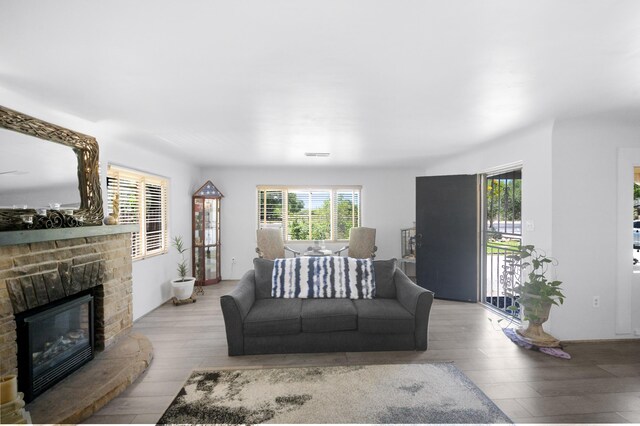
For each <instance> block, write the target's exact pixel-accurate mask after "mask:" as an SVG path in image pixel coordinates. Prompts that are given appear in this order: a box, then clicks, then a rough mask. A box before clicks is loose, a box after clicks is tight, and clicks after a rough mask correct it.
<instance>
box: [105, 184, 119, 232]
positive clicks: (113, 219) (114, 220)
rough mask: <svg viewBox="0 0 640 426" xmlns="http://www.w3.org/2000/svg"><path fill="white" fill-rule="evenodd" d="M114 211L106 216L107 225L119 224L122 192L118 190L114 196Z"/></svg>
mask: <svg viewBox="0 0 640 426" xmlns="http://www.w3.org/2000/svg"><path fill="white" fill-rule="evenodd" d="M111 210H112V213H111V214H110V215H109V216H107V217H105V218H104V224H105V225H117V224H118V223H119V220H120V194H119V193H117V192H116V195H114V197H113V204H112V209H111Z"/></svg>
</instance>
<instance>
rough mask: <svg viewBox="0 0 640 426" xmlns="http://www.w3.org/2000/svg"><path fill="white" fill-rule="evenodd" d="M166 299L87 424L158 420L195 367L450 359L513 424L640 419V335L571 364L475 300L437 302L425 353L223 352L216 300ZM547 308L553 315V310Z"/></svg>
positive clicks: (576, 352)
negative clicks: (134, 364)
mask: <svg viewBox="0 0 640 426" xmlns="http://www.w3.org/2000/svg"><path fill="white" fill-rule="evenodd" d="M234 284H235V281H223V282H222V283H220V284H218V285H215V286H209V287H206V295H205V296H200V298H199V299H198V302H197V303H195V304H191V305H183V306H173V305H172V304H170V303H166V304H164V305H163V306H161V307H159V308H158V309H156V310H155V311H153V312H151V313H150V314H148V315H147V316H145V317H144V318H142V319H140V320H139V321H137V322H136V323H135V325H134V327H133V329H134V330H135V331H139V332H141V333H144V334H145V335H146V336H148V337H149V339H150V340H151V341H152V343H153V346H154V352H155V356H154V360H153V361H152V363H151V366H150V367H149V369H148V370H147V371H146V372H145V373H144V374H143V375H142V376H141V377H140V378H139V379H138V380H137V381H136V383H134V384H133V385H132V386H131V387H129V388H128V389H127V390H126V391H125V392H124V393H123V394H121V395H120V396H119V397H118V398H116V399H114V400H113V401H111V402H110V403H109V404H107V405H106V406H105V407H104V408H103V409H102V410H100V411H99V412H98V413H96V414H95V415H94V416H93V417H91V418H90V419H88V420H87V423H155V422H156V421H157V420H158V419H159V418H160V416H161V415H162V413H163V412H164V410H165V409H166V408H167V407H168V406H169V404H170V403H171V401H172V400H173V398H174V397H175V395H176V394H177V393H178V391H179V390H180V388H181V387H182V384H183V383H184V381H185V380H186V379H187V377H188V376H189V375H190V373H191V371H192V370H193V369H198V368H206V369H208V368H216V367H257V366H267V367H272V366H318V365H348V364H372V363H409V362H416V363H421V362H436V361H438V362H439V361H453V362H454V363H455V365H457V366H458V368H460V369H461V370H462V371H464V373H465V374H466V375H467V376H468V377H469V378H471V380H472V381H473V382H474V383H476V384H477V385H478V386H479V387H480V388H481V389H482V390H483V391H484V392H485V393H486V394H487V395H488V396H489V397H490V398H491V399H492V400H493V401H494V402H495V403H496V404H497V405H498V406H499V407H500V408H501V409H502V410H503V411H504V412H505V413H506V414H507V415H509V416H510V417H511V418H512V419H513V420H514V421H516V422H517V423H532V422H535V423H628V422H631V423H640V340H634V341H629V342H622V343H621V342H611V343H572V344H567V345H566V346H565V350H566V351H567V352H569V353H570V354H571V356H572V359H571V360H562V359H557V358H553V357H551V356H548V355H544V354H542V353H539V352H534V351H528V350H524V349H522V348H520V347H518V346H516V345H515V344H513V343H511V342H510V341H509V340H508V339H507V338H506V337H505V336H504V335H503V333H502V332H501V331H500V330H499V328H498V327H497V325H495V323H492V322H490V321H489V320H488V318H496V317H495V316H494V315H493V314H491V313H490V312H489V311H488V310H486V309H484V308H483V307H482V306H480V305H479V304H470V303H458V302H448V301H441V300H436V301H435V303H434V306H433V309H432V310H431V320H430V329H429V349H428V350H427V351H426V352H364V353H357V352H346V353H345V352H339V353H325V354H291V355H255V356H242V357H228V356H227V345H226V340H225V332H224V323H223V319H222V313H221V311H220V304H219V297H220V296H221V295H223V294H226V293H227V292H229V291H230V289H231V288H233V286H234ZM552 314H553V313H552Z"/></svg>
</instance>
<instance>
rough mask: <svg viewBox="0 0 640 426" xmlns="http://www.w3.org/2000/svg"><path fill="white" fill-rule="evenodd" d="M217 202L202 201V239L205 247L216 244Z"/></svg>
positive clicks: (212, 200)
mask: <svg viewBox="0 0 640 426" xmlns="http://www.w3.org/2000/svg"><path fill="white" fill-rule="evenodd" d="M217 212H218V200H215V199H210V198H207V199H205V200H204V230H205V231H204V232H205V234H204V239H205V245H212V244H217V241H218V236H217V235H216V234H217V232H216V231H217V228H218V225H217V220H216V216H217Z"/></svg>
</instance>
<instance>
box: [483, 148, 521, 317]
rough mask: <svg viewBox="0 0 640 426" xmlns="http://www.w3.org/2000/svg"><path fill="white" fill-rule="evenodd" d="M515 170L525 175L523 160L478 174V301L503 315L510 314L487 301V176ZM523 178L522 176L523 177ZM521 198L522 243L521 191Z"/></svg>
mask: <svg viewBox="0 0 640 426" xmlns="http://www.w3.org/2000/svg"><path fill="white" fill-rule="evenodd" d="M515 170H520V173H521V175H522V176H524V166H523V162H522V161H515V162H513V163H507V164H503V165H500V166H495V167H491V168H488V169H485V170H484V171H482V172H480V173H479V174H478V176H479V177H478V181H479V186H480V188H479V191H480V194H479V200H480V206H479V209H478V222H479V223H478V229H479V236H478V301H479V302H480V303H481V304H482V306H484V307H486V308H488V309H490V310H491V311H493V312H495V313H497V314H498V315H501V316H505V317H506V316H508V314H507V313H506V312H505V311H504V310H502V309H500V308H497V307H495V306H493V305H492V304H490V303H487V302H486V294H485V293H486V290H487V247H486V232H487V220H486V217H485V216H486V211H487V184H486V182H487V178H488V177H491V176H494V175H499V174H502V173H508V172H512V171H515ZM521 179H522V178H521ZM521 188H522V187H521ZM521 190H522V189H521ZM520 197H521V200H520V203H521V204H520V206H521V207H520V217H521V219H520V221H521V224H520V226H521V231H520V234H521V235H520V241H521V244H522V243H523V242H524V222H523V221H522V217H523V215H522V192H521V195H520ZM509 318H512V317H509Z"/></svg>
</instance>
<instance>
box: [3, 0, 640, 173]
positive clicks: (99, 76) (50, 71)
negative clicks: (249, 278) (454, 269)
mask: <svg viewBox="0 0 640 426" xmlns="http://www.w3.org/2000/svg"><path fill="white" fill-rule="evenodd" d="M0 87H2V88H5V89H8V90H11V91H14V92H16V93H19V94H20V95H23V96H25V97H27V98H29V99H32V100H33V101H35V102H38V103H41V104H43V105H47V106H49V107H51V108H54V109H56V110H58V111H61V112H64V113H65V114H72V115H76V116H79V117H82V118H84V119H87V120H90V121H93V122H96V123H97V125H100V126H102V128H105V129H110V131H111V133H112V135H113V136H114V137H118V138H122V139H123V140H125V141H131V143H136V144H142V145H144V146H146V147H149V148H152V149H157V150H161V151H163V152H167V153H170V154H171V155H176V156H181V157H183V158H185V159H187V160H189V161H191V162H193V163H194V164H198V165H220V164H224V165H316V164H319V165H332V166H343V165H354V166H362V165H403V164H405V165H418V164H422V163H424V162H425V161H427V160H428V159H431V158H433V157H434V156H441V155H449V154H453V153H456V152H459V151H461V150H465V149H469V148H471V147H473V146H476V145H478V144H481V143H483V142H487V141H489V140H491V139H493V138H496V137H499V136H501V135H504V134H506V133H509V132H511V131H514V130H516V129H519V128H522V127H526V126H530V125H532V124H536V123H539V122H541V121H545V120H551V119H554V118H557V117H565V116H574V115H581V114H587V113H593V112H598V111H609V110H624V111H626V112H629V111H630V110H631V111H633V112H634V113H635V112H637V111H640V1H637V0H629V1H616V0H597V1H594V0H561V1H560V0H548V1H541V0H529V1H518V0H464V1H462V0H437V1H427V0H418V1H406V0H404V1H403V0H388V1H387V0H385V1H380V0H304V1H302V0H250V1H242V0H226V1H211V0H202V1H185V0H136V1H130V0H109V1H86V0H75V1H69V0H57V1H34V0H0ZM0 104H2V102H1V100H0ZM5 106H7V107H11V105H5ZM23 112H26V113H29V111H23ZM306 151H321V152H325V151H327V152H331V156H330V157H329V158H307V157H304V155H303V153H304V152H306Z"/></svg>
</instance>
